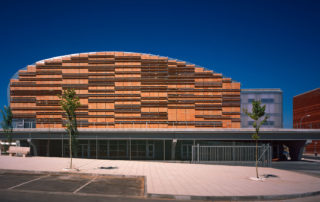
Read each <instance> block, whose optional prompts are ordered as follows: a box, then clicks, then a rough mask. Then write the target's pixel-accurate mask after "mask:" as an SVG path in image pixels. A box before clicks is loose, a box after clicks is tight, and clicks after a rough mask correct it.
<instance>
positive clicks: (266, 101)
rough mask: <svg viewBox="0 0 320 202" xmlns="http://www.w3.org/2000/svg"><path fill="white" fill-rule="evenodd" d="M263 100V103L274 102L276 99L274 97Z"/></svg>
mask: <svg viewBox="0 0 320 202" xmlns="http://www.w3.org/2000/svg"><path fill="white" fill-rule="evenodd" d="M261 102H262V103H274V99H273V98H262V99H261Z"/></svg>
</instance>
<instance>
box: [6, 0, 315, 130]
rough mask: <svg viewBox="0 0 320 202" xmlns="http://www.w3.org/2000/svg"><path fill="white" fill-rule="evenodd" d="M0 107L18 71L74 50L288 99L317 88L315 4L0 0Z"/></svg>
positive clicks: (288, 102) (288, 121) (288, 122)
mask: <svg viewBox="0 0 320 202" xmlns="http://www.w3.org/2000/svg"><path fill="white" fill-rule="evenodd" d="M0 3H1V6H0V59H1V63H0V64H1V75H0V78H1V79H0V85H1V89H2V90H1V91H0V95H1V99H0V106H3V105H4V104H7V98H6V88H7V85H8V82H9V79H10V77H11V76H12V75H13V74H14V73H15V72H16V71H17V70H19V69H20V68H23V67H25V66H26V65H28V64H32V63H34V62H36V61H38V60H41V59H46V58H49V57H54V56H60V55H65V54H71V53H79V52H94V51H129V52H143V53H152V54H157V55H162V56H169V57H173V58H177V59H181V60H185V61H189V62H191V63H194V64H197V65H200V66H203V67H207V68H209V69H212V70H214V71H216V72H219V73H223V74H224V75H225V76H227V77H231V78H232V79H234V80H236V81H239V82H241V85H242V88H281V89H282V90H283V98H284V99H283V100H284V102H283V105H284V111H283V112H284V116H283V117H284V126H285V127H287V128H289V127H292V98H293V96H295V95H297V94H300V93H303V92H305V91H308V90H311V89H314V88H317V87H320V80H319V78H320V66H319V62H320V1H317V0H314V1H308V0H301V1H294V0H288V1H281V0H274V1H272V0H267V1H263V0H255V1H238V0H236V1H228V0H221V1H214V0H211V1H209V0H208V1H201V0H194V1H188V0H181V1H174V0H170V1H160V0H158V1H156V0H154V1H151V0H148V1H142V0H141V1H139V0H137V1H134V0H132V1H125V0H121V1H96V0H89V1H88V0H86V1H81V0H77V1H71V0H70V1H69V0H68V1H66V0H65V1H58V0H56V1H32V0H28V1H24V0H23V1H15V0H6V1H3V0H2V1H1V2H0Z"/></svg>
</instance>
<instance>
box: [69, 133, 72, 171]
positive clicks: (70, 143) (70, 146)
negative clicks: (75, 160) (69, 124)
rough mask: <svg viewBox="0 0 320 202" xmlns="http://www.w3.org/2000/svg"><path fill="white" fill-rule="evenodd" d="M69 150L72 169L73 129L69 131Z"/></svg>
mask: <svg viewBox="0 0 320 202" xmlns="http://www.w3.org/2000/svg"><path fill="white" fill-rule="evenodd" d="M69 152H70V169H72V140H71V131H69Z"/></svg>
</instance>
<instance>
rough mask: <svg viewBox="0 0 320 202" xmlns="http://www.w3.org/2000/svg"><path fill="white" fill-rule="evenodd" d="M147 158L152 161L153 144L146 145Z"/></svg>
mask: <svg viewBox="0 0 320 202" xmlns="http://www.w3.org/2000/svg"><path fill="white" fill-rule="evenodd" d="M147 158H148V159H154V144H147Z"/></svg>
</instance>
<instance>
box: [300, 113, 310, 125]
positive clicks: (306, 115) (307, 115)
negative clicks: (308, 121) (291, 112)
mask: <svg viewBox="0 0 320 202" xmlns="http://www.w3.org/2000/svg"><path fill="white" fill-rule="evenodd" d="M310 116H311V115H310V114H305V115H304V116H303V117H301V119H300V128H301V124H302V120H303V119H304V118H305V117H310Z"/></svg>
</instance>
